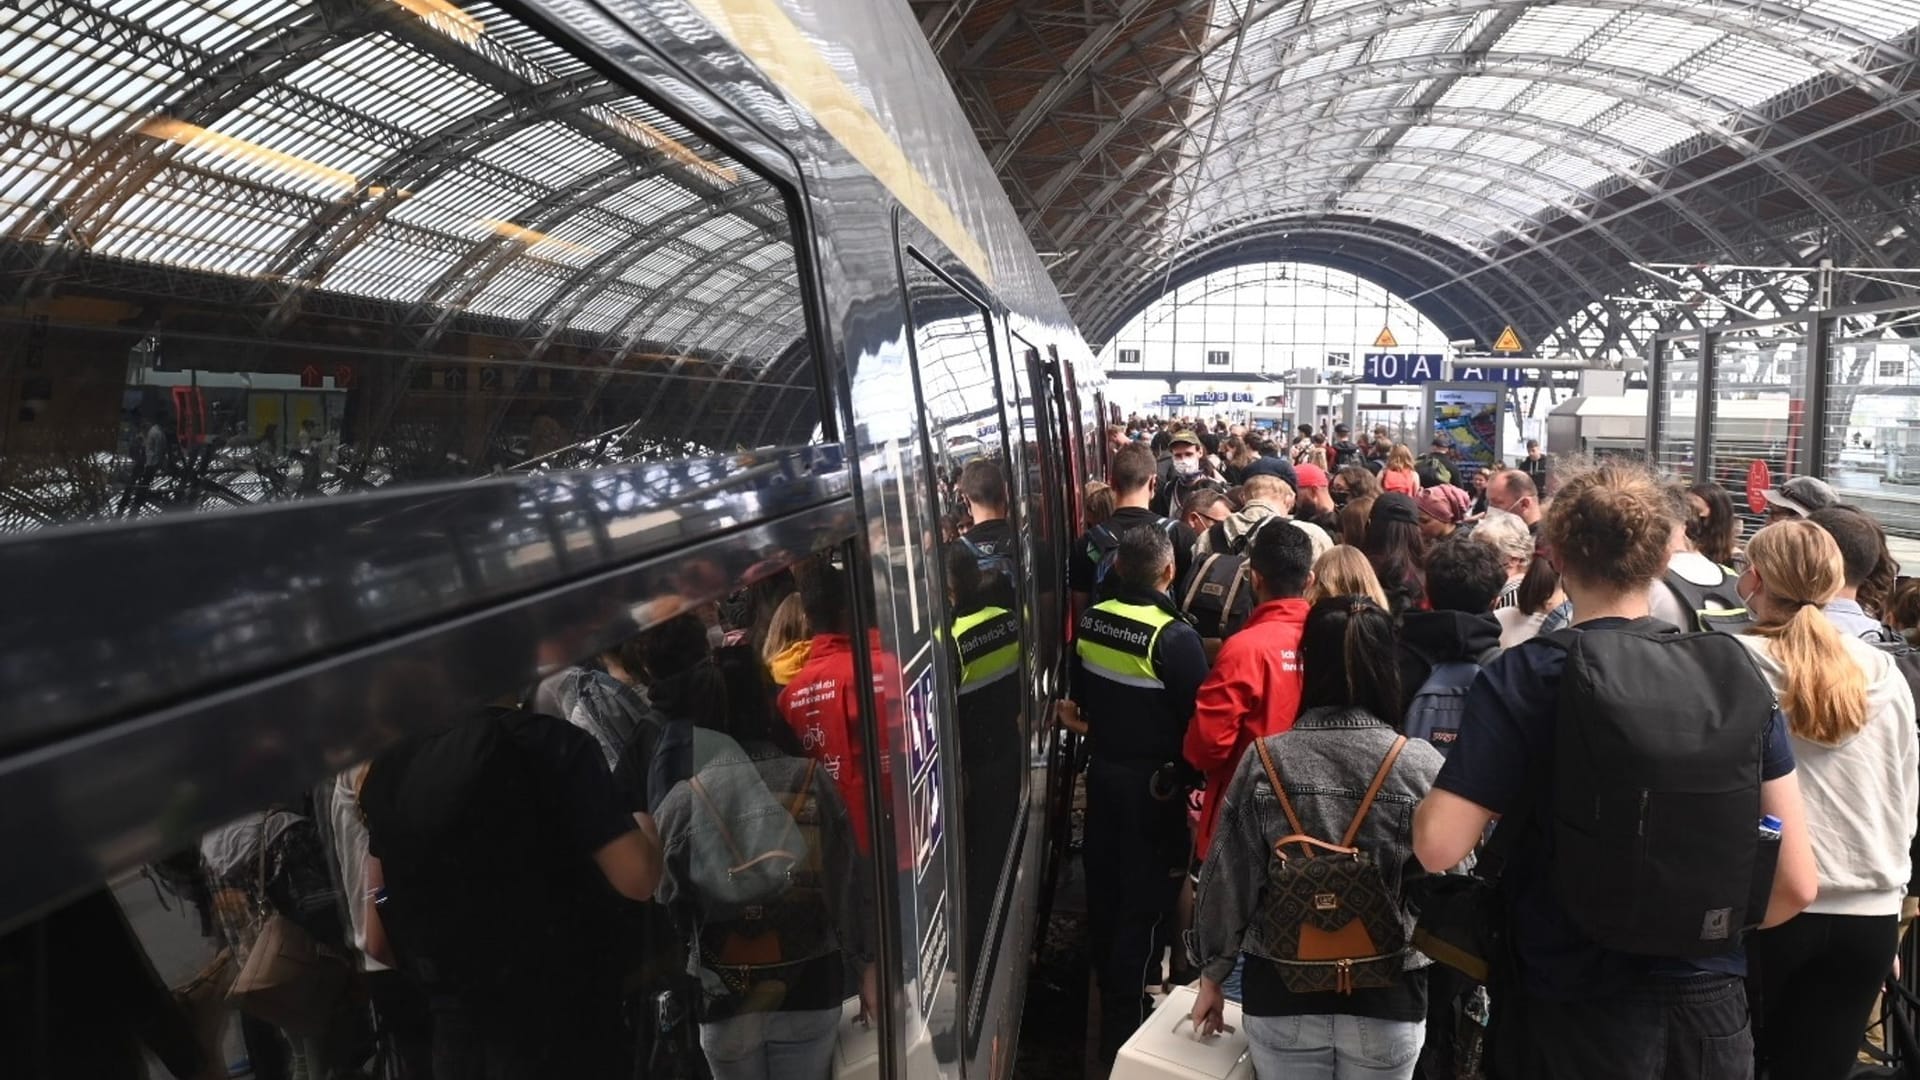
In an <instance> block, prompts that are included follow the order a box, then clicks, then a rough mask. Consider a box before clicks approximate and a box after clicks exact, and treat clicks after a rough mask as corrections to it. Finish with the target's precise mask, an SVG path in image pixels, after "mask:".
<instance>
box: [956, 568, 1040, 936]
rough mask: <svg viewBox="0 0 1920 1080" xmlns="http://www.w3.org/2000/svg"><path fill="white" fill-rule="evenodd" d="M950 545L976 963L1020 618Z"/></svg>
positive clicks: (1000, 850)
mask: <svg viewBox="0 0 1920 1080" xmlns="http://www.w3.org/2000/svg"><path fill="white" fill-rule="evenodd" d="M998 578H999V575H998V574H994V573H992V572H991V570H989V569H983V568H982V567H981V566H980V563H979V561H978V560H976V559H975V558H974V556H973V553H972V552H971V551H970V550H969V549H968V548H967V547H966V546H964V545H960V544H956V545H954V546H953V547H952V548H950V549H949V550H948V553H947V596H948V599H949V601H950V604H951V608H950V610H951V611H952V612H953V635H952V640H953V647H954V651H955V653H956V654H957V655H956V660H957V666H958V670H959V674H960V680H959V681H960V695H959V702H958V706H959V707H958V710H957V715H958V720H959V731H960V764H961V768H960V815H961V825H962V828H963V830H964V831H963V833H962V835H963V836H964V837H965V845H966V859H965V867H966V934H967V940H966V947H967V954H968V955H969V956H972V957H976V958H978V957H979V956H980V955H981V952H982V950H983V948H984V946H985V944H986V938H987V925H988V916H989V915H990V914H991V912H992V910H993V898H994V896H995V894H996V893H997V892H998V891H999V882H1000V874H999V868H1000V865H1001V863H1003V862H1004V861H1005V860H1006V852H1007V849H1008V847H1010V846H1011V845H1012V843H1013V827H1014V824H1015V818H1016V815H1017V814H1018V812H1019V791H1020V768H1021V758H1022V755H1021V746H1022V739H1021V729H1020V679H1019V678H1018V676H1019V674H1020V619H1019V617H1018V616H1016V615H1015V614H1014V613H1013V612H1012V611H1009V610H1008V609H1007V608H1006V607H1005V606H1003V604H1002V603H1001V599H1000V597H1001V595H1002V594H1003V593H1004V591H1005V590H1006V587H1007V586H1008V584H1009V583H1005V582H1001V581H999V580H995V579H998Z"/></svg>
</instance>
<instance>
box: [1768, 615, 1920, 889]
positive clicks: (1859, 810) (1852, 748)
mask: <svg viewBox="0 0 1920 1080" xmlns="http://www.w3.org/2000/svg"><path fill="white" fill-rule="evenodd" d="M1737 640H1738V641H1739V642H1740V643H1741V644H1743V645H1745V646H1747V647H1748V648H1749V649H1752V650H1753V655H1754V659H1755V660H1757V661H1758V662H1759V664H1760V671H1761V672H1762V673H1763V674H1764V675H1765V676H1766V677H1767V683H1768V684H1769V685H1771V686H1772V687H1773V691H1774V693H1776V694H1778V693H1782V692H1783V690H1784V688H1785V685H1786V669H1785V668H1783V667H1782V666H1781V665H1780V663H1779V662H1778V661H1776V660H1774V658H1773V654H1772V653H1771V652H1770V651H1769V646H1770V645H1771V644H1772V643H1771V642H1770V641H1768V640H1767V639H1765V638H1760V637H1755V636H1753V635H1751V634H1743V635H1741V636H1740V637H1739V638H1738V639H1737ZM1841 641H1842V642H1843V643H1844V644H1845V646H1846V649H1847V653H1848V654H1849V655H1850V656H1851V657H1852V658H1853V661H1854V662H1855V663H1857V664H1859V665H1860V668H1861V670H1862V671H1863V672H1865V674H1866V676H1867V723H1866V726H1865V727H1863V728H1861V729H1860V730H1859V731H1857V732H1855V733H1854V734H1853V735H1852V736H1851V737H1849V738H1847V739H1845V740H1843V741H1841V742H1839V743H1836V744H1833V745H1827V744H1824V743H1816V742H1811V741H1809V740H1806V739H1803V738H1801V737H1800V736H1798V735H1794V736H1793V758H1794V764H1795V772H1796V774H1797V775H1798V776H1799V777H1800V793H1801V795H1802V796H1803V797H1804V798H1805V799H1806V805H1807V829H1808V835H1809V836H1810V837H1811V838H1812V840H1813V857H1814V861H1815V862H1816V863H1817V864H1818V865H1819V868H1820V894H1819V896H1818V897H1816V898H1815V899H1814V901H1813V903H1812V904H1810V905H1808V907H1807V911H1809V912H1811V913H1814V914H1818V915H1897V914H1899V912H1900V900H1901V898H1902V897H1903V896H1905V895H1906V891H1907V879H1908V878H1909V877H1910V876H1911V874H1912V866H1911V860H1910V858H1909V856H1908V845H1910V844H1911V843H1912V842H1913V833H1914V819H1915V815H1916V814H1920V737H1917V736H1916V735H1915V733H1914V705H1913V691H1911V690H1909V689H1908V688H1907V681H1906V679H1905V678H1903V677H1902V676H1901V674H1900V671H1899V669H1898V668H1897V667H1895V666H1894V662H1893V659H1892V657H1890V656H1888V655H1887V654H1886V653H1883V652H1881V651H1880V650H1879V649H1876V648H1874V647H1873V646H1871V645H1869V644H1867V643H1866V642H1864V641H1860V640H1857V639H1854V638H1849V637H1842V638H1841ZM1787 719H1788V724H1789V729H1791V724H1792V719H1793V718H1792V717H1791V716H1789V717H1788V718H1787Z"/></svg>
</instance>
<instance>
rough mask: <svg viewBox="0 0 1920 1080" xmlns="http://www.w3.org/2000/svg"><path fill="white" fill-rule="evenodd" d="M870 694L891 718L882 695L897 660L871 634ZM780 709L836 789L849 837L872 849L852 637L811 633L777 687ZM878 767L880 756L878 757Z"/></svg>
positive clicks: (884, 737)
mask: <svg viewBox="0 0 1920 1080" xmlns="http://www.w3.org/2000/svg"><path fill="white" fill-rule="evenodd" d="M871 647H872V654H871V656H870V658H869V660H870V663H871V664H872V665H873V696H874V701H875V702H877V703H878V707H879V709H880V715H881V716H882V717H883V718H889V719H890V718H891V717H892V714H893V713H894V712H895V711H897V710H895V709H893V708H891V707H890V706H891V705H892V703H891V702H890V701H889V700H888V699H889V697H890V696H892V694H893V693H894V692H893V691H889V690H888V687H890V686H897V685H899V682H900V671H899V667H898V665H896V664H895V663H894V662H893V659H892V657H890V656H888V655H887V654H886V653H885V652H884V651H883V650H882V649H881V648H880V635H879V633H878V632H877V631H875V632H874V633H873V637H872V645H871ZM778 702H779V708H780V715H781V717H782V718H784V719H785V720H786V722H787V726H788V727H790V728H792V729H793V733H794V734H795V735H798V736H799V737H800V745H802V746H804V747H806V749H807V753H809V754H811V755H812V756H813V757H814V759H815V760H817V761H819V762H820V767H821V768H822V769H824V770H825V771H826V773H827V775H828V776H831V777H833V782H834V785H835V786H836V787H838V788H839V789H840V797H841V798H842V799H843V800H844V801H845V802H846V804H847V815H848V816H849V817H851V818H852V819H853V834H854V839H855V840H856V841H858V842H859V844H860V852H861V854H866V853H868V852H871V851H872V850H873V847H872V842H871V835H872V833H871V829H872V824H871V822H870V821H869V820H868V816H867V761H866V752H865V744H864V743H863V742H862V740H861V734H860V684H859V683H858V682H856V681H855V679H854V667H853V643H852V642H851V641H849V640H848V638H847V635H845V634H815V635H814V637H813V650H812V651H811V652H810V653H808V655H807V662H806V664H805V666H803V667H802V668H801V669H800V671H799V673H798V674H796V675H794V677H793V680H792V681H791V682H789V683H787V685H786V687H785V688H784V689H782V690H781V691H780V697H779V699H778ZM889 742H890V740H889V738H888V734H887V725H885V724H883V726H882V730H881V736H880V747H881V752H882V754H883V755H884V754H886V753H887V752H888V745H889ZM881 764H882V766H883V767H884V765H885V762H884V761H882V763H881Z"/></svg>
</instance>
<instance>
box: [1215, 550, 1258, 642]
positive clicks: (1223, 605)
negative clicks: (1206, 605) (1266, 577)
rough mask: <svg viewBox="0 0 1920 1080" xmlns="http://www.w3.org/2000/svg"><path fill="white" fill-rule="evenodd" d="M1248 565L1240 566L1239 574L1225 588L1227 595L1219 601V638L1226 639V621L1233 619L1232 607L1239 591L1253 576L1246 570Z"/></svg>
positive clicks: (1238, 596) (1238, 597)
mask: <svg viewBox="0 0 1920 1080" xmlns="http://www.w3.org/2000/svg"><path fill="white" fill-rule="evenodd" d="M1247 566H1248V564H1247V563H1245V562H1242V563H1241V564H1240V572H1239V573H1237V574H1234V575H1233V584H1231V585H1229V586H1227V595H1226V596H1225V597H1223V598H1221V601H1220V638H1221V640H1223V641H1224V640H1225V639H1226V637H1227V620H1228V619H1230V618H1232V617H1233V605H1234V604H1235V603H1236V602H1237V601H1238V600H1239V599H1240V590H1241V587H1242V586H1243V585H1245V584H1246V582H1247V581H1248V580H1249V579H1250V578H1251V577H1252V576H1253V575H1252V573H1251V572H1250V571H1249V570H1248V569H1247Z"/></svg>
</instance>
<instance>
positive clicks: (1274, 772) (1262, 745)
mask: <svg viewBox="0 0 1920 1080" xmlns="http://www.w3.org/2000/svg"><path fill="white" fill-rule="evenodd" d="M1253 749H1254V751H1255V752H1256V753H1258V754H1259V755H1260V767H1261V768H1262V769H1265V770H1266V771H1267V786H1268V787H1271V788H1272V789H1273V796H1274V798H1276V799H1279V800H1280V809H1281V810H1283V811H1285V812H1286V815H1287V827H1288V828H1289V829H1292V830H1293V835H1291V836H1287V837H1283V838H1282V839H1280V840H1277V841H1275V842H1274V845H1273V853H1274V854H1275V855H1280V849H1281V848H1282V847H1284V846H1285V845H1286V844H1287V843H1288V842H1289V841H1294V840H1298V841H1300V842H1301V847H1303V848H1304V847H1306V841H1309V840H1313V837H1311V836H1308V835H1307V830H1306V829H1304V828H1301V826H1300V815H1299V814H1296V813H1294V812H1293V800H1292V799H1289V798H1287V788H1286V785H1285V784H1282V783H1281V782H1280V767H1279V766H1277V765H1275V764H1274V763H1273V754H1272V753H1270V752H1268V750H1267V740H1266V739H1265V738H1264V737H1262V738H1258V739H1255V740H1253ZM1315 842H1316V843H1318V841H1315ZM1321 846H1323V847H1324V846H1325V845H1324V844H1322V845H1321ZM1308 854H1312V852H1311V851H1309V852H1308ZM1280 857H1281V858H1283V859H1284V858H1286V856H1284V855H1281V856H1280Z"/></svg>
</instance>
